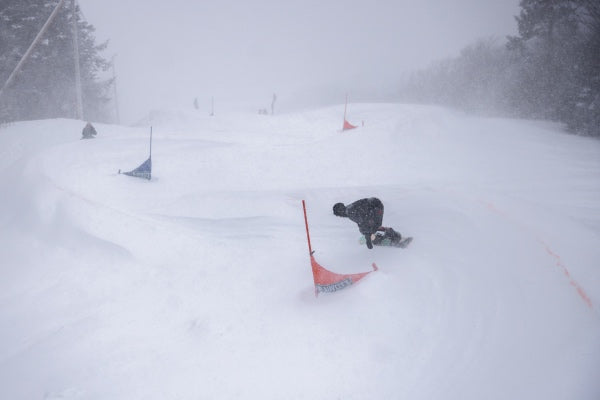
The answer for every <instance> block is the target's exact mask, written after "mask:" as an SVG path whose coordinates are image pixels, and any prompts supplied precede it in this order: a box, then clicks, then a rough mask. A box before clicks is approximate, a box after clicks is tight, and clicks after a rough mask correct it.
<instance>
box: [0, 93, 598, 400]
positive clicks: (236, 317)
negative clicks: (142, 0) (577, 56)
mask: <svg viewBox="0 0 600 400" xmlns="http://www.w3.org/2000/svg"><path fill="white" fill-rule="evenodd" d="M343 111H344V105H343V104H342V105H337V106H331V107H326V108H319V109H312V110H303V111H297V112H289V113H284V114H279V115H277V114H276V115H268V116H265V115H257V114H256V113H255V112H250V111H241V110H235V111H233V110H231V111H228V110H226V109H224V110H222V111H220V112H217V114H216V115H215V116H214V117H210V116H208V115H207V114H206V115H205V114H203V113H201V112H193V111H181V110H178V111H165V112H157V113H153V114H152V115H151V116H150V117H149V118H148V119H147V120H146V121H145V123H144V124H141V125H137V126H131V127H126V126H115V125H102V124H95V127H96V129H97V131H98V136H97V138H95V139H91V140H80V137H81V130H82V128H83V126H84V125H85V123H84V122H82V121H74V120H66V119H56V120H43V121H30V122H18V123H14V124H11V125H8V126H4V127H1V128H0V193H1V197H0V198H1V203H0V204H1V208H0V260H1V267H0V273H1V276H2V279H1V280H0V398H2V399H45V400H50V399H52V400H58V399H86V400H87V399H127V400H131V399H161V400H163V399H261V400H265V399H311V400H318V399H323V400H329V399H344V400H346V399H357V400H358V399H361V400H362V399H411V400H417V399H457V400H459V399H460V400H464V399H473V400H475V399H477V400H479V399H498V400H500V399H502V400H505V399H545V400H548V399H580V400H581V399H589V400H592V399H594V400H595V399H599V398H600V379H598V378H599V374H598V371H600V312H599V309H600V268H599V267H600V264H599V262H600V201H599V200H600V141H598V140H594V139H590V138H584V137H578V136H573V135H568V134H565V133H564V132H563V131H561V128H560V127H559V126H556V125H553V124H550V123H545V122H539V121H518V120H510V119H491V118H480V117H471V116H467V115H465V114H462V113H459V112H456V111H452V110H447V109H441V108H435V107H427V106H416V105H400V104H350V105H349V106H348V120H349V122H350V123H352V124H354V125H357V126H358V128H357V129H353V130H349V131H341V127H342V122H343V120H342V115H343ZM150 126H152V130H153V142H152V162H153V171H152V179H151V180H144V179H138V178H132V177H129V176H125V175H122V174H121V175H120V174H118V170H122V171H128V170H132V169H134V168H135V167H137V166H138V165H139V164H141V163H142V162H143V161H144V160H145V159H146V158H148V152H149V133H150ZM372 196H375V197H378V198H380V199H381V200H382V201H383V203H384V205H385V215H384V225H386V226H391V227H393V228H394V229H396V230H397V231H399V232H400V233H402V234H403V235H405V236H413V237H414V241H413V242H412V244H411V245H410V246H409V247H408V248H407V249H397V248H383V247H376V248H374V249H373V250H369V249H367V248H366V246H364V245H363V246H361V245H360V244H359V238H360V233H359V232H358V229H357V227H356V225H355V224H354V223H352V222H351V221H349V220H347V219H343V218H338V217H335V216H334V215H333V214H332V206H333V204H334V203H336V202H343V203H350V202H352V201H355V200H358V199H360V198H364V197H372ZM302 200H305V201H306V205H307V217H308V224H309V228H310V237H311V242H312V248H313V250H315V253H314V256H315V258H316V260H317V261H318V262H319V263H320V264H321V265H323V266H324V267H325V268H327V269H328V270H330V271H333V272H336V273H341V274H345V273H358V272H365V271H370V270H371V264H372V263H373V262H375V263H376V264H377V265H378V267H379V270H378V271H376V272H373V273H371V274H369V275H368V276H367V277H365V278H364V279H363V280H361V281H360V282H358V283H357V284H355V285H352V286H351V287H349V288H347V289H345V290H342V291H339V292H335V293H331V294H320V295H319V296H318V297H316V296H315V292H314V285H313V277H312V272H311V268H310V258H309V251H308V244H307V237H306V230H305V225H304V215H303V210H302Z"/></svg>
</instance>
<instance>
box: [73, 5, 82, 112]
mask: <svg viewBox="0 0 600 400" xmlns="http://www.w3.org/2000/svg"><path fill="white" fill-rule="evenodd" d="M78 35H79V33H78V29H77V3H76V0H73V55H74V57H73V58H74V60H73V61H74V62H75V100H76V103H77V119H83V101H82V95H81V70H80V68H79V37H78Z"/></svg>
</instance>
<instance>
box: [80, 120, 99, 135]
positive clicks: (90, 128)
mask: <svg viewBox="0 0 600 400" xmlns="http://www.w3.org/2000/svg"><path fill="white" fill-rule="evenodd" d="M97 134H98V132H96V128H94V127H93V126H92V124H91V123H89V122H88V123H87V124H86V125H85V127H84V128H83V131H82V132H81V138H82V139H93V138H94V136H96V135H97Z"/></svg>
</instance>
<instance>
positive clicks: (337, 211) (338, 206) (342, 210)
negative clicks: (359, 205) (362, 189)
mask: <svg viewBox="0 0 600 400" xmlns="http://www.w3.org/2000/svg"><path fill="white" fill-rule="evenodd" d="M333 214H334V215H337V216H338V217H345V216H346V206H345V205H344V203H335V204H334V205H333Z"/></svg>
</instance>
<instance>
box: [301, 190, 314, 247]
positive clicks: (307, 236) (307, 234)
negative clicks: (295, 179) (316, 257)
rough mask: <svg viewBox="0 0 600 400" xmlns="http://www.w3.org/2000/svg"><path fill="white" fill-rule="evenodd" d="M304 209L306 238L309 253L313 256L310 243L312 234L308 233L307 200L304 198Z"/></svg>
mask: <svg viewBox="0 0 600 400" xmlns="http://www.w3.org/2000/svg"><path fill="white" fill-rule="evenodd" d="M302 209H303V210H304V225H305V226H306V239H307V240H308V254H309V255H310V256H311V257H312V254H313V250H312V246H311V245H310V234H309V233H308V218H306V202H305V201H304V200H302Z"/></svg>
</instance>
